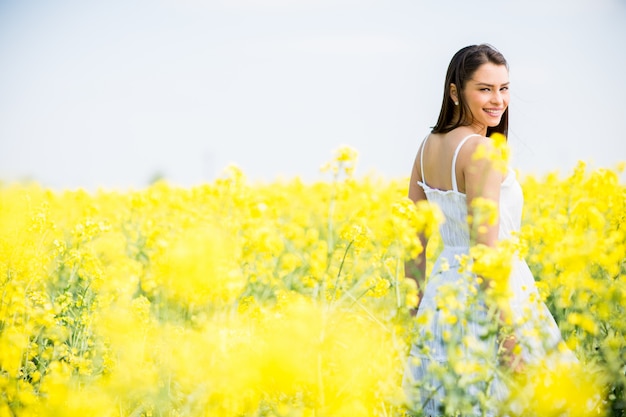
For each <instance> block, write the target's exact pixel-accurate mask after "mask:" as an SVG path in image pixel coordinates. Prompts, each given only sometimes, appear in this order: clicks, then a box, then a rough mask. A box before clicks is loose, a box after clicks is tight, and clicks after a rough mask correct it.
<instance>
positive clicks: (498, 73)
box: [463, 62, 509, 134]
mask: <svg viewBox="0 0 626 417" xmlns="http://www.w3.org/2000/svg"><path fill="white" fill-rule="evenodd" d="M463 98H464V99H465V105H466V106H467V108H468V109H469V111H470V112H471V117H472V120H471V123H472V126H474V127H476V128H477V129H479V131H480V132H482V133H483V134H485V133H486V132H487V127H494V126H497V125H499V124H500V120H501V119H502V115H503V114H504V111H505V110H506V109H507V107H508V105H509V71H508V70H507V68H506V67H505V66H504V65H496V64H492V63H490V62H488V63H485V64H483V65H481V66H480V67H478V69H477V70H476V72H475V73H474V75H473V76H472V78H471V79H470V80H468V81H467V82H466V84H465V88H464V89H463Z"/></svg>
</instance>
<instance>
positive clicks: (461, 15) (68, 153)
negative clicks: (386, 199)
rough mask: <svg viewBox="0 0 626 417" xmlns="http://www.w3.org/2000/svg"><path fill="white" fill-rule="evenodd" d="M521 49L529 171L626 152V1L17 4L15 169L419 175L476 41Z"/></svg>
mask: <svg viewBox="0 0 626 417" xmlns="http://www.w3.org/2000/svg"><path fill="white" fill-rule="evenodd" d="M482 42H486V43H490V44H492V45H494V46H495V47H496V48H498V49H499V50H500V51H501V52H502V53H503V54H504V55H505V57H506V58H507V59H508V61H509V64H510V69H511V72H510V79H511V104H510V113H511V116H510V137H509V142H510V144H511V146H512V148H513V152H514V156H513V166H514V168H517V169H518V170H519V171H520V172H521V173H522V174H524V173H536V174H543V173H545V172H548V171H553V170H559V171H561V172H563V173H568V172H569V171H570V170H571V168H572V167H573V166H574V165H575V163H576V161H578V160H584V161H587V162H588V163H589V164H590V165H591V166H592V167H613V166H615V165H616V164H617V162H619V161H626V136H625V135H624V133H623V132H622V131H623V126H622V125H621V122H622V121H624V119H625V118H626V76H625V74H626V73H625V71H626V70H625V68H626V46H625V45H626V0H524V1H521V0H519V1H502V0H498V1H469V0H450V1H444V0H438V1H419V0H412V1H408V0H406V1H403V0H361V1H358V0H335V1H331V0H270V1H261V0H222V1H218V0H213V1H211V0H204V1H203V0H150V1H148V0H145V1H130V0H110V1H95V0H81V1H70V0H56V1H43V0H39V1H18V0H15V1H12V0H11V1H7V0H0V181H5V182H7V181H8V182H10V181H15V180H19V179H24V178H29V179H34V180H37V181H39V182H40V183H42V184H43V185H45V186H50V187H53V188H76V187H84V188H87V189H96V188H97V187H104V188H122V189H126V188H141V187H144V186H146V185H147V184H148V183H149V181H150V179H151V178H153V177H154V176H155V175H156V174H157V173H160V174H161V175H163V176H165V178H167V179H168V180H170V181H171V182H172V183H174V184H177V185H183V186H190V185H195V184H199V183H202V182H205V181H211V180H213V179H215V178H216V177H217V176H219V175H220V174H221V173H222V171H223V170H224V168H225V167H226V166H227V165H229V164H231V163H234V164H236V165H238V166H239V167H240V168H241V169H242V170H243V171H244V173H245V174H246V175H247V176H248V178H250V179H251V180H253V181H255V180H262V181H272V180H275V179H277V178H292V177H294V176H300V177H301V178H303V179H304V180H307V181H308V180H318V179H325V178H326V177H325V176H324V175H322V174H320V173H319V167H320V166H321V165H322V164H323V163H324V162H326V161H327V160H329V159H330V158H331V156H332V151H333V150H334V149H336V148H337V147H339V146H340V145H344V144H345V145H350V146H352V147H354V148H356V149H357V150H358V151H359V155H360V160H359V165H358V169H357V174H358V175H362V174H365V173H367V172H372V171H373V172H375V173H377V174H379V175H381V176H383V177H386V178H400V177H405V176H408V175H409V173H410V169H411V164H412V161H413V158H414V156H415V152H416V151H417V148H418V146H419V143H420V141H421V140H422V138H423V137H424V136H425V135H426V134H427V132H428V130H429V128H430V127H431V126H432V125H433V124H434V122H435V121H436V118H437V115H438V112H439V106H440V104H441V98H442V94H443V81H444V75H445V70H446V68H447V65H448V63H449V60H450V58H451V57H452V55H453V54H454V53H455V52H456V51H457V50H458V49H460V48H461V47H463V46H466V45H469V44H475V43H482Z"/></svg>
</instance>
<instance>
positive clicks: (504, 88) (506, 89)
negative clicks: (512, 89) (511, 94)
mask: <svg viewBox="0 0 626 417" xmlns="http://www.w3.org/2000/svg"><path fill="white" fill-rule="evenodd" d="M500 91H509V87H502V88H501V89H500Z"/></svg>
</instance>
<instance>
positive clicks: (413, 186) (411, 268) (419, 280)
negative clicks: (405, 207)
mask: <svg viewBox="0 0 626 417" xmlns="http://www.w3.org/2000/svg"><path fill="white" fill-rule="evenodd" d="M420 152H421V148H420V150H418V152H417V156H416V157H415V162H414V163H413V170H412V171H411V181H410V183H409V198H410V199H411V200H412V201H413V202H414V203H417V202H418V201H422V200H426V194H424V190H423V189H422V187H420V186H419V184H418V183H417V182H418V181H422V176H421V175H420V172H422V171H421V167H420V158H419V155H420ZM417 237H418V239H419V240H420V243H421V244H422V248H423V250H422V251H421V252H420V254H419V255H418V256H417V258H414V259H411V260H408V261H406V262H405V263H404V274H405V276H406V277H407V278H410V279H412V280H413V281H415V284H416V285H417V296H418V300H417V306H415V307H414V308H412V310H411V312H412V314H415V311H416V310H417V307H418V306H419V304H420V302H421V301H422V296H423V295H424V280H425V275H426V244H427V243H428V239H426V236H425V235H424V234H423V233H419V234H418V236H417Z"/></svg>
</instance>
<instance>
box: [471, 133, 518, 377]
mask: <svg viewBox="0 0 626 417" xmlns="http://www.w3.org/2000/svg"><path fill="white" fill-rule="evenodd" d="M473 145H474V146H470V147H468V148H469V149H468V151H469V152H468V153H466V158H468V156H469V159H468V160H467V161H466V164H464V167H465V168H464V170H463V174H464V177H465V192H466V196H467V212H468V214H469V216H468V223H469V227H470V240H471V242H472V244H483V245H485V246H488V247H495V246H496V244H497V242H498V230H499V224H500V222H499V219H498V218H497V217H496V219H495V222H490V221H489V220H488V218H489V217H491V216H489V215H485V213H479V211H480V210H481V208H479V207H477V205H476V204H474V203H475V202H476V199H477V198H482V199H486V200H487V201H488V202H490V203H491V204H490V206H491V207H494V208H495V210H496V213H495V214H496V216H499V212H500V186H501V184H502V180H503V177H504V173H503V172H501V171H500V170H498V169H497V168H496V166H498V163H497V162H495V161H492V160H491V159H489V157H487V156H485V157H482V158H474V154H475V152H476V150H477V149H478V147H479V146H485V147H486V148H487V149H486V150H487V151H486V152H484V153H483V152H481V153H483V154H486V155H495V154H496V153H495V152H494V145H493V143H492V142H491V140H490V139H488V138H481V139H480V140H477V141H476V142H475V143H474V144H473ZM468 154H469V155H468ZM483 210H484V208H483ZM483 278H484V277H483ZM489 285H490V283H489V281H488V280H487V279H484V281H483V289H485V288H488V286H489ZM499 319H500V324H501V325H505V324H506V323H508V322H509V320H508V316H507V314H506V312H505V311H502V310H501V311H500V315H499ZM516 345H517V340H516V339H515V336H514V335H510V336H508V337H506V338H505V339H504V340H503V341H502V347H503V348H504V351H505V352H506V355H505V362H506V365H507V366H509V367H511V368H512V369H514V370H516V371H519V370H520V369H521V368H522V364H521V360H520V358H518V357H517V355H516V354H515V348H516Z"/></svg>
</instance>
